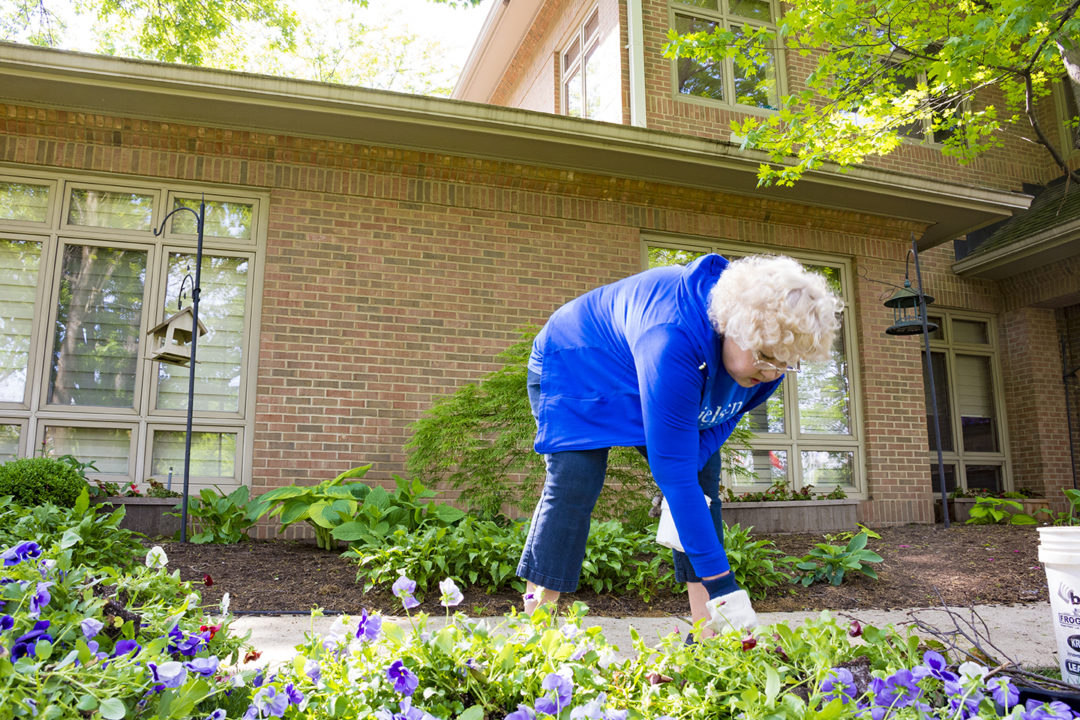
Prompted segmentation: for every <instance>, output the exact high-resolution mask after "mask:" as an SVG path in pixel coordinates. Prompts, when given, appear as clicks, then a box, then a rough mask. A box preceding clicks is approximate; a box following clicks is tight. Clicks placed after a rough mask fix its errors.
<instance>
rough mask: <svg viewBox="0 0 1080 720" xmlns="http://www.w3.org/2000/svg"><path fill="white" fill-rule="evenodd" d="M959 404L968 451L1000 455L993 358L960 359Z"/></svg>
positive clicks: (957, 372) (957, 369) (959, 356)
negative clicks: (991, 362)
mask: <svg viewBox="0 0 1080 720" xmlns="http://www.w3.org/2000/svg"><path fill="white" fill-rule="evenodd" d="M956 402H957V404H958V405H959V408H958V410H959V413H960V428H961V431H962V432H963V436H964V450H966V451H968V452H997V451H998V441H997V422H996V417H995V416H996V413H995V412H994V390H993V387H992V384H991V381H990V358H988V357H981V356H977V355H957V356H956Z"/></svg>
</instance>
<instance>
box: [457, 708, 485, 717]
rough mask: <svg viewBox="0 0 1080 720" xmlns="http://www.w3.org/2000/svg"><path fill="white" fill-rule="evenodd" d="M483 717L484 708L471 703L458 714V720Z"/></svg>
mask: <svg viewBox="0 0 1080 720" xmlns="http://www.w3.org/2000/svg"><path fill="white" fill-rule="evenodd" d="M483 718H484V708H483V707H482V706H480V705H473V706H472V707H470V708H467V709H466V710H465V712H463V713H461V714H460V715H458V720H483Z"/></svg>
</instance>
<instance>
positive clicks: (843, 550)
mask: <svg viewBox="0 0 1080 720" xmlns="http://www.w3.org/2000/svg"><path fill="white" fill-rule="evenodd" d="M866 541H867V534H866V533H865V532H860V533H857V534H856V535H855V536H854V537H852V538H851V540H849V541H848V544H847V546H845V547H840V546H839V545H832V544H830V543H817V544H816V545H814V547H813V548H812V549H811V550H810V552H809V553H807V555H806V556H804V557H803V558H802V559H801V560H799V562H797V563H796V564H795V569H796V570H799V571H800V572H801V573H802V578H801V580H800V582H802V584H803V586H809V585H810V584H812V583H815V582H823V581H828V582H829V583H830V584H832V585H839V584H840V583H842V582H843V581H844V574H845V573H846V572H847V571H848V570H856V571H858V572H861V573H862V574H863V575H866V576H867V577H871V578H874V579H875V580H876V579H877V573H876V572H875V571H874V569H873V568H872V567H870V566H869V565H868V563H878V562H881V560H882V558H881V556H880V555H878V554H877V553H876V552H873V551H872V550H867V549H866Z"/></svg>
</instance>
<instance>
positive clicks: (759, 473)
mask: <svg viewBox="0 0 1080 720" xmlns="http://www.w3.org/2000/svg"><path fill="white" fill-rule="evenodd" d="M647 252H648V262H649V266H650V267H657V266H660V265H672V264H680V265H681V264H686V263H688V262H690V261H692V260H693V259H694V258H696V257H699V256H700V255H703V254H705V253H707V252H717V253H720V254H721V255H723V256H724V257H726V258H728V259H729V260H733V259H735V258H737V257H740V256H743V255H747V254H750V253H751V252H756V250H749V249H747V248H746V247H744V246H741V247H739V248H737V249H736V248H735V247H732V246H728V245H719V244H718V245H715V246H696V247H695V246H694V245H689V244H682V243H679V244H675V243H666V242H665V243H662V244H661V243H650V244H649V245H648V246H647ZM788 254H791V253H788ZM797 259H799V260H800V261H801V262H802V263H803V264H804V266H806V267H807V268H810V269H811V270H814V271H815V272H819V273H821V274H822V275H824V276H825V277H826V279H827V280H828V282H829V285H830V286H831V287H832V289H833V290H834V291H835V292H836V293H837V294H838V295H839V296H840V297H842V298H843V299H844V302H845V304H846V305H847V306H848V307H850V306H851V303H852V298H851V296H850V288H851V279H850V273H851V269H850V267H849V265H848V264H847V262H845V261H840V260H833V259H828V258H817V257H799V258H797ZM847 312H848V311H847V310H845V318H844V320H843V322H842V325H841V329H840V332H839V333H837V336H836V341H835V342H834V344H833V348H832V353H831V355H830V357H829V358H828V359H827V360H823V361H821V362H804V363H802V367H801V371H800V372H798V373H788V374H787V375H785V376H784V381H783V383H781V385H780V387H779V388H778V389H777V391H776V392H775V393H773V395H772V396H771V397H770V398H769V399H768V400H767V401H766V402H765V403H763V404H762V405H759V406H758V407H756V408H754V409H753V410H751V411H750V412H748V413H747V414H746V415H744V416H743V419H742V421H741V422H740V426H741V427H743V428H745V429H747V430H749V431H750V432H751V433H752V439H751V440H750V442H749V448H746V449H738V450H737V451H736V461H735V465H734V467H725V469H724V484H725V486H726V487H729V488H732V489H733V490H734V491H735V492H747V491H751V490H763V489H766V488H767V487H768V486H769V485H771V484H772V483H774V482H776V481H778V480H779V481H784V482H787V483H789V484H790V486H791V487H792V489H799V488H802V487H805V486H807V485H813V486H814V491H815V492H817V493H827V492H829V491H830V490H832V489H833V488H835V487H840V488H841V489H843V491H844V492H845V493H847V494H848V495H849V496H860V495H864V494H865V484H864V482H863V479H862V478H863V470H862V465H863V461H862V457H863V451H862V443H861V435H860V433H861V430H860V423H859V422H858V418H857V414H856V403H855V398H856V397H857V393H856V389H855V387H854V371H853V369H852V361H853V357H852V356H853V352H852V348H853V347H854V344H853V340H854V338H853V332H854V330H853V328H852V327H851V324H850V323H849V322H848V321H847V319H846V315H847Z"/></svg>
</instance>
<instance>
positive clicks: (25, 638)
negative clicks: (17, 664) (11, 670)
mask: <svg viewBox="0 0 1080 720" xmlns="http://www.w3.org/2000/svg"><path fill="white" fill-rule="evenodd" d="M48 629H49V621H48V620H38V621H37V622H36V623H34V628H33V629H32V630H31V631H30V632H28V633H26V634H25V635H22V636H20V637H19V638H18V639H16V640H15V644H14V645H12V646H11V660H12V662H14V661H15V660H18V659H19V658H21V657H23V656H25V655H29V656H30V657H33V656H34V648H35V647H36V646H37V644H38V643H39V642H41V641H42V640H44V641H46V642H52V640H53V639H52V635H49V634H48V633H47V632H45V631H46V630H48Z"/></svg>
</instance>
